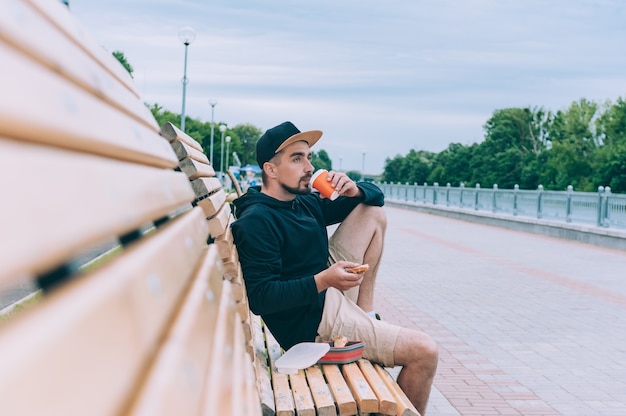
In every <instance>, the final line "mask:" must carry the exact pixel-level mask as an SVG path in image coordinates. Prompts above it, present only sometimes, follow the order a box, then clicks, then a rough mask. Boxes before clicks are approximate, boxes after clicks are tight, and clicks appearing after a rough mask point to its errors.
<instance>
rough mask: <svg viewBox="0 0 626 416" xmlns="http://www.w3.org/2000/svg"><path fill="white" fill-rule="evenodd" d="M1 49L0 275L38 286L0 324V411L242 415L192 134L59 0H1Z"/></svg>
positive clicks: (216, 195) (230, 326)
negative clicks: (147, 101)
mask: <svg viewBox="0 0 626 416" xmlns="http://www.w3.org/2000/svg"><path fill="white" fill-rule="evenodd" d="M0 61H1V62H2V63H3V73H2V76H0V90H1V91H2V96H0V184H1V185H0V191H1V194H0V198H1V200H2V203H1V207H2V208H1V210H0V230H1V237H0V287H1V288H3V289H8V288H12V287H17V286H19V285H20V284H22V283H23V282H24V281H34V282H36V283H37V284H38V285H39V286H40V287H41V288H42V289H43V291H44V296H43V299H42V300H41V301H40V302H39V303H38V304H37V305H34V307H32V308H30V309H29V310H26V311H24V312H22V313H20V314H19V315H17V316H16V317H15V318H13V319H10V320H8V321H7V322H3V323H2V324H1V326H0V369H1V370H0V371H1V375H0V403H2V404H1V407H2V413H3V414H4V413H6V414H16V415H18V414H19V415H31V414H33V415H34V414H59V415H60V414H62V415H85V414H89V415H111V414H120V413H124V414H150V415H155V414H170V415H171V414H197V413H202V414H211V415H213V414H257V412H258V411H259V407H258V406H257V407H254V406H252V407H248V406H250V403H254V401H253V400H247V401H242V400H241V395H244V396H248V397H250V398H254V395H255V394H256V388H255V387H254V376H253V375H252V373H251V371H252V370H251V366H250V364H249V359H248V357H247V356H246V347H245V345H246V343H245V339H246V337H249V335H246V333H245V332H244V328H245V327H244V326H243V325H242V324H241V317H240V316H239V314H238V313H237V309H238V307H237V305H236V303H235V301H234V296H237V291H238V287H237V286H236V285H232V284H230V282H228V281H224V280H223V277H224V274H225V267H224V266H223V263H222V261H221V259H222V257H224V253H225V251H224V250H226V249H227V248H228V246H229V244H230V245H232V238H230V241H229V237H228V234H227V233H226V234H225V230H227V229H228V223H229V221H230V220H231V219H232V216H231V214H230V209H229V205H228V203H225V200H226V196H225V194H224V191H223V190H221V186H220V183H219V180H217V179H216V178H214V177H213V176H214V172H213V169H212V167H211V166H210V163H209V161H208V160H207V159H206V156H204V154H203V153H202V148H201V146H199V144H198V143H197V142H195V141H194V140H193V139H191V138H190V137H188V136H186V135H185V134H184V133H182V132H180V130H178V129H176V128H175V127H174V126H172V125H169V124H168V125H165V126H163V129H162V130H161V128H160V127H159V126H158V125H157V123H156V121H155V120H154V118H153V117H152V115H151V114H150V111H149V110H148V109H147V108H146V106H145V105H144V103H143V102H142V100H141V98H140V97H139V94H138V93H137V91H136V89H135V88H134V86H133V83H132V79H131V78H130V77H129V75H128V73H127V72H126V71H125V70H124V69H123V68H122V67H121V65H120V64H119V63H118V62H117V61H116V60H115V59H114V58H113V57H112V56H111V55H110V54H109V53H108V52H106V51H105V50H103V49H102V48H101V47H100V46H99V45H98V44H97V43H96V42H95V41H94V40H93V38H91V36H90V35H89V33H88V32H87V31H86V30H85V29H84V28H83V27H82V26H81V25H80V23H78V22H77V21H76V20H75V19H74V18H73V17H72V16H71V14H70V13H69V11H68V9H67V7H65V6H63V5H62V4H61V2H57V1H44V0H37V1H35V0H31V1H25V0H14V1H10V2H2V3H0ZM207 219H208V220H207ZM216 239H218V240H220V241H221V243H220V244H221V245H222V246H224V247H225V248H222V249H220V247H219V245H220V244H207V242H209V243H212V242H213V241H214V240H216ZM231 251H232V250H231ZM94 252H96V253H100V252H102V253H103V254H102V255H100V256H99V257H97V258H96V260H95V261H89V262H87V263H85V259H86V258H87V259H91V258H92V257H94V254H93V253H94ZM229 255H230V254H229ZM244 360H248V361H247V363H248V364H247V365H245V363H246V361H244ZM217 362H219V363H222V362H229V363H230V368H232V371H227V370H226V368H229V367H226V366H223V365H219V366H218V365H211V363H217ZM256 402H257V404H258V396H257V398H256Z"/></svg>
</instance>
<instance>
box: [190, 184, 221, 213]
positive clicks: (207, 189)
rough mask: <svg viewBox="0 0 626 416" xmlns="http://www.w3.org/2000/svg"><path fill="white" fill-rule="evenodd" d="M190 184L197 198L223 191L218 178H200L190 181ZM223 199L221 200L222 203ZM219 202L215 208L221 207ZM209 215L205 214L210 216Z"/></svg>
mask: <svg viewBox="0 0 626 416" xmlns="http://www.w3.org/2000/svg"><path fill="white" fill-rule="evenodd" d="M191 186H192V188H193V190H194V192H195V193H196V197H198V198H206V197H207V196H209V195H212V194H215V193H217V192H220V191H221V192H224V190H223V189H222V184H221V183H220V180H219V179H217V178H200V179H196V180H194V181H191ZM223 202H224V201H222V203H223ZM221 206H222V204H221V203H220V204H219V205H218V206H217V208H219V207H221ZM210 216H211V215H207V217H210Z"/></svg>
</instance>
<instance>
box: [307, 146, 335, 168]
mask: <svg viewBox="0 0 626 416" xmlns="http://www.w3.org/2000/svg"><path fill="white" fill-rule="evenodd" d="M311 163H312V164H313V166H315V169H326V170H332V168H333V162H332V161H331V160H330V157H329V156H328V153H326V150H324V149H321V150H320V151H319V152H317V153H316V152H312V154H311Z"/></svg>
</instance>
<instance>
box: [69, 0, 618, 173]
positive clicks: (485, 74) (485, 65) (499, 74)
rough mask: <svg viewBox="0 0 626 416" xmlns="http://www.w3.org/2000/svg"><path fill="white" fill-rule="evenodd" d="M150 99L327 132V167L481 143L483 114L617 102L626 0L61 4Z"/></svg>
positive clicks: (196, 112) (190, 111)
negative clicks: (184, 32) (125, 64)
mask: <svg viewBox="0 0 626 416" xmlns="http://www.w3.org/2000/svg"><path fill="white" fill-rule="evenodd" d="M70 11H71V12H72V13H73V14H74V15H75V16H76V17H77V18H78V20H79V21H80V22H81V23H82V24H83V25H85V26H86V27H87V29H88V32H90V33H91V34H92V35H93V37H95V39H96V40H97V41H98V42H99V43H100V44H101V45H102V46H103V47H104V48H105V49H107V50H108V51H111V52H113V51H121V52H123V53H124V54H125V56H126V58H127V60H128V61H129V63H130V64H131V65H132V67H133V68H134V74H133V75H134V82H135V85H136V87H137V89H138V91H139V92H140V94H141V95H142V97H143V99H144V101H145V102H147V103H148V104H150V105H152V104H158V105H160V106H162V107H163V108H165V109H167V110H170V111H172V112H175V113H181V110H182V91H183V87H182V79H183V75H184V61H185V46H184V45H183V43H182V41H181V40H180V39H179V36H178V34H179V31H180V29H181V28H183V27H186V26H189V27H192V28H193V29H194V31H195V34H196V38H195V40H194V41H193V42H192V43H191V44H190V45H189V46H188V49H187V53H188V56H187V79H188V84H187V89H186V114H187V116H189V117H192V118H196V119H199V120H201V121H205V122H208V121H211V105H210V104H209V103H210V102H211V101H215V102H217V104H216V105H215V107H214V121H215V122H216V123H218V122H224V123H227V124H228V125H229V126H235V125H238V124H252V125H254V126H256V127H258V128H259V129H260V130H261V131H265V130H266V129H269V128H271V127H273V126H275V125H277V124H280V123H282V122H283V121H286V120H289V121H292V122H293V123H294V124H295V125H296V126H297V127H298V128H299V129H300V130H302V131H304V130H312V129H319V130H322V131H323V132H324V136H323V137H322V140H321V141H320V142H318V144H317V145H316V147H315V148H314V150H318V151H319V150H321V149H324V150H326V152H327V153H328V154H329V156H330V158H331V160H332V162H333V168H334V169H341V170H344V171H345V170H358V171H361V170H363V169H364V170H365V173H366V174H378V173H381V172H382V170H383V168H384V164H385V160H386V159H387V158H390V159H391V158H394V157H395V156H397V155H401V156H404V155H406V154H407V153H408V152H409V151H410V150H411V149H415V150H427V151H432V152H440V151H442V150H444V149H446V148H447V147H448V145H450V144H451V143H461V144H464V145H471V144H473V143H479V142H481V141H482V140H484V130H483V126H484V124H485V122H486V121H487V120H488V119H489V118H490V117H491V116H492V115H493V113H494V111H496V110H499V109H503V108H510V107H543V108H544V109H546V110H550V111H552V112H556V111H558V110H566V109H567V108H568V107H569V106H570V105H571V104H572V103H573V102H575V101H578V100H580V99H582V98H585V99H587V100H591V101H595V102H598V103H605V102H607V101H608V102H614V101H615V100H616V99H617V98H619V97H622V98H624V97H626V47H624V45H626V1H624V0H436V1H435V0H387V1H371V0H317V1H302V0H290V1H289V0H282V1H272V0H265V1H260V0H259V1H254V0H216V1H201V0H109V1H94V0H70Z"/></svg>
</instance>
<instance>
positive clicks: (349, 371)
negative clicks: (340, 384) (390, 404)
mask: <svg viewBox="0 0 626 416" xmlns="http://www.w3.org/2000/svg"><path fill="white" fill-rule="evenodd" d="M341 372H342V373H343V376H344V378H345V379H346V382H347V383H348V387H350V390H351V391H352V395H353V396H354V398H355V399H356V403H357V406H358V407H359V411H360V412H361V413H366V412H369V413H373V412H378V400H377V399H376V395H375V394H374V392H373V391H372V389H371V387H370V386H369V384H367V380H366V379H365V377H364V376H363V373H361V370H359V366H358V365H357V364H356V363H350V364H344V365H343V366H341Z"/></svg>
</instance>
